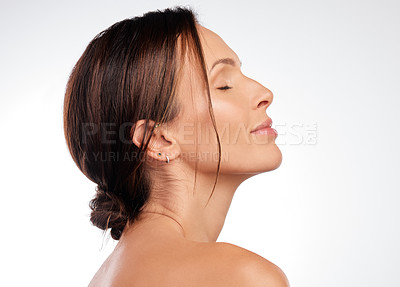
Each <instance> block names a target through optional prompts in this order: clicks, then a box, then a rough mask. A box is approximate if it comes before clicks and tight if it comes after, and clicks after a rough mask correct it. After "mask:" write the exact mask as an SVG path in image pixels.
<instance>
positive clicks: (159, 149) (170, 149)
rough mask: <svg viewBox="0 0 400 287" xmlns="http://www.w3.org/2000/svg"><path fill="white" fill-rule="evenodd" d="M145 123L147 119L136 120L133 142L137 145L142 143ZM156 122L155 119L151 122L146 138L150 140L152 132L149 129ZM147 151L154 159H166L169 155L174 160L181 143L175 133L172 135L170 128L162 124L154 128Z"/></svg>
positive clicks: (178, 152)
mask: <svg viewBox="0 0 400 287" xmlns="http://www.w3.org/2000/svg"><path fill="white" fill-rule="evenodd" d="M145 124H146V121H145V120H139V121H137V122H136V125H135V130H134V134H133V136H132V142H133V143H134V144H135V145H136V146H137V147H140V145H141V143H142V140H143V137H144V130H145ZM154 124H155V122H154V121H150V122H149V127H148V133H147V135H146V139H145V140H148V136H149V134H150V133H149V131H150V130H151V128H152V126H153V125H154ZM146 153H147V154H148V155H149V156H150V157H152V158H153V159H157V160H162V161H164V160H165V157H166V156H168V158H169V159H170V160H172V159H174V158H176V157H178V156H179V154H180V148H179V144H178V143H177V142H176V140H175V139H174V138H173V135H170V134H169V133H168V130H167V129H163V126H162V125H161V126H158V127H157V128H155V129H154V131H153V134H152V137H151V138H150V142H149V145H148V146H147V149H146ZM160 154H161V155H160Z"/></svg>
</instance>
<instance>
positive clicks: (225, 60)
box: [209, 58, 242, 73]
mask: <svg viewBox="0 0 400 287" xmlns="http://www.w3.org/2000/svg"><path fill="white" fill-rule="evenodd" d="M239 62H240V67H241V66H242V61H240V60H239ZM218 64H226V65H231V66H236V62H235V60H233V59H232V58H223V59H218V60H216V61H215V62H214V64H212V66H211V69H210V71H209V73H211V71H212V70H213V69H214V67H215V66H216V65H218Z"/></svg>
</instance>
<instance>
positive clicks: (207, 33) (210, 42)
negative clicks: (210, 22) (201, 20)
mask: <svg viewBox="0 0 400 287" xmlns="http://www.w3.org/2000/svg"><path fill="white" fill-rule="evenodd" d="M197 31H198V33H199V36H200V41H201V45H202V47H203V50H204V57H205V62H206V65H207V70H208V71H209V70H210V68H211V66H212V64H213V63H214V62H215V61H217V60H219V59H223V58H232V59H233V60H234V61H237V62H238V63H240V60H239V57H238V56H237V55H236V53H235V52H234V51H233V50H232V49H231V48H230V47H229V46H228V45H227V44H226V43H225V42H224V40H222V39H221V37H220V36H218V35H217V34H216V33H214V32H213V31H211V30H209V29H207V28H205V27H203V26H201V25H197Z"/></svg>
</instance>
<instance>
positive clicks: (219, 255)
mask: <svg viewBox="0 0 400 287" xmlns="http://www.w3.org/2000/svg"><path fill="white" fill-rule="evenodd" d="M208 249H209V250H208V252H205V254H206V255H208V257H209V259H208V260H210V261H216V262H215V263H216V265H217V266H216V267H217V269H218V270H219V271H220V276H221V277H222V278H221V279H222V281H224V282H230V284H233V285H231V286H243V287H245V286H249V287H269V286H270V287H288V286H289V282H288V280H287V278H286V275H285V274H284V273H283V271H282V270H281V269H280V268H279V267H278V266H276V265H275V264H273V263H272V262H270V261H268V260H267V259H265V258H263V257H262V256H260V255H258V254H256V253H254V252H251V251H249V250H247V249H245V248H242V247H239V246H237V245H234V244H230V243H225V242H217V243H214V244H212V245H210V248H208ZM211 265H214V264H211ZM221 286H224V285H223V284H222V285H221Z"/></svg>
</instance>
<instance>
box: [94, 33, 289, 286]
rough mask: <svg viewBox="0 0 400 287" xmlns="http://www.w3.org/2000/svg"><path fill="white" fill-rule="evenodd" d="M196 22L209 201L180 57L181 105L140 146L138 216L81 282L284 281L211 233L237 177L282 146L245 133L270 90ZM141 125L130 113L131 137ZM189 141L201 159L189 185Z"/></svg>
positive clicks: (193, 77) (191, 74) (275, 160)
mask: <svg viewBox="0 0 400 287" xmlns="http://www.w3.org/2000/svg"><path fill="white" fill-rule="evenodd" d="M197 28H198V31H199V34H200V38H201V43H202V46H203V49H204V53H205V55H204V56H205V61H206V65H207V72H208V78H209V86H210V93H211V94H210V96H211V99H212V106H213V111H214V115H215V121H216V125H217V131H218V133H219V135H220V142H221V150H222V159H223V160H222V162H221V167H220V174H219V177H218V182H217V185H216V188H215V190H214V193H213V195H212V197H211V198H210V200H209V197H210V193H211V190H212V187H213V184H214V181H215V173H216V167H217V159H216V158H215V157H214V155H216V154H217V152H218V148H217V141H216V139H215V133H214V132H213V129H212V122H211V119H210V115H209V112H208V105H207V98H206V95H205V94H204V92H203V91H204V89H203V88H202V87H201V86H200V83H201V81H199V79H198V77H199V75H198V74H199V73H198V72H197V70H196V68H194V67H193V65H192V66H191V65H185V68H184V69H185V70H184V71H183V73H182V75H183V76H182V79H181V82H180V84H179V87H178V95H179V102H180V103H181V104H182V113H181V114H180V116H179V117H178V119H177V120H176V121H174V122H173V123H170V124H168V125H161V126H159V127H157V128H156V129H155V134H154V135H153V137H152V139H151V142H150V145H149V149H148V151H147V156H148V159H149V163H150V166H151V167H152V181H153V183H154V188H153V190H152V192H151V198H150V200H149V202H148V204H147V205H146V206H145V208H144V210H143V212H142V213H141V215H140V217H139V218H138V220H137V221H135V222H134V224H132V225H128V226H126V227H125V229H124V232H123V234H122V236H121V239H120V240H119V242H118V244H117V246H116V248H115V250H114V251H113V253H112V254H111V255H110V256H109V258H108V259H107V260H106V261H105V262H104V264H103V265H102V267H101V268H100V269H99V271H98V272H97V273H96V275H95V277H94V278H93V280H92V282H91V283H90V285H89V286H166V287H167V286H174V287H177V286H273V287H274V286H276V287H283V286H289V284H288V281H287V279H286V276H285V275H284V273H283V272H282V271H281V270H280V269H279V268H278V267H277V266H275V265H274V264H273V263H271V262H269V261H268V260H266V259H264V258H263V257H261V256H259V255H257V254H255V253H253V252H251V251H248V250H246V249H243V248H240V247H238V246H235V245H232V244H228V243H223V242H216V240H217V238H218V236H219V234H220V232H221V229H222V227H223V225H224V221H225V217H226V215H227V212H228V209H229V206H230V204H231V201H232V198H233V196H234V193H235V191H236V189H237V187H238V186H239V185H240V183H242V182H243V181H244V180H246V179H248V178H250V177H251V176H254V175H256V174H259V173H262V172H266V171H270V170H273V169H276V168H277V167H279V165H280V163H281V160H282V155H281V152H280V150H279V149H278V147H277V146H276V144H275V136H273V135H265V134H263V135H260V134H253V133H250V132H251V130H253V129H255V128H256V127H257V126H258V125H259V124H260V123H262V122H264V121H265V120H266V119H267V118H268V116H267V115H266V109H267V108H268V107H269V106H270V104H271V103H272V99H273V94H272V92H271V91H270V90H268V89H267V88H265V87H263V86H262V85H261V84H259V83H258V82H256V81H254V80H252V79H250V78H248V77H246V76H245V75H243V74H242V73H241V71H240V60H239V58H238V56H237V55H236V54H235V53H234V52H233V51H232V50H231V49H230V48H229V47H228V46H227V45H226V44H225V42H224V41H223V40H222V39H221V38H220V37H219V36H218V35H216V34H215V33H213V32H212V31H210V30H208V29H206V28H204V27H202V26H199V25H198V27H197ZM221 59H225V60H223V61H221ZM226 59H228V60H226ZM218 62H220V63H218ZM215 63H218V64H216V65H215ZM213 67H214V68H213ZM153 124H154V123H153ZM143 128H144V120H143V121H138V122H137V123H136V131H135V134H134V135H133V138H132V141H133V143H134V144H136V145H138V146H140V142H141V135H142V131H143ZM207 136H208V137H207ZM195 147H197V154H198V155H200V158H201V160H199V161H198V163H197V164H198V165H197V177H196V189H195V190H193V185H194V181H193V180H194V178H195V163H196V160H195V159H193V158H192V157H191V155H193V154H195V152H196V149H195ZM159 153H161V156H160V155H159ZM166 156H168V157H169V160H170V162H169V163H166ZM208 200H209V202H208Z"/></svg>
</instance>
